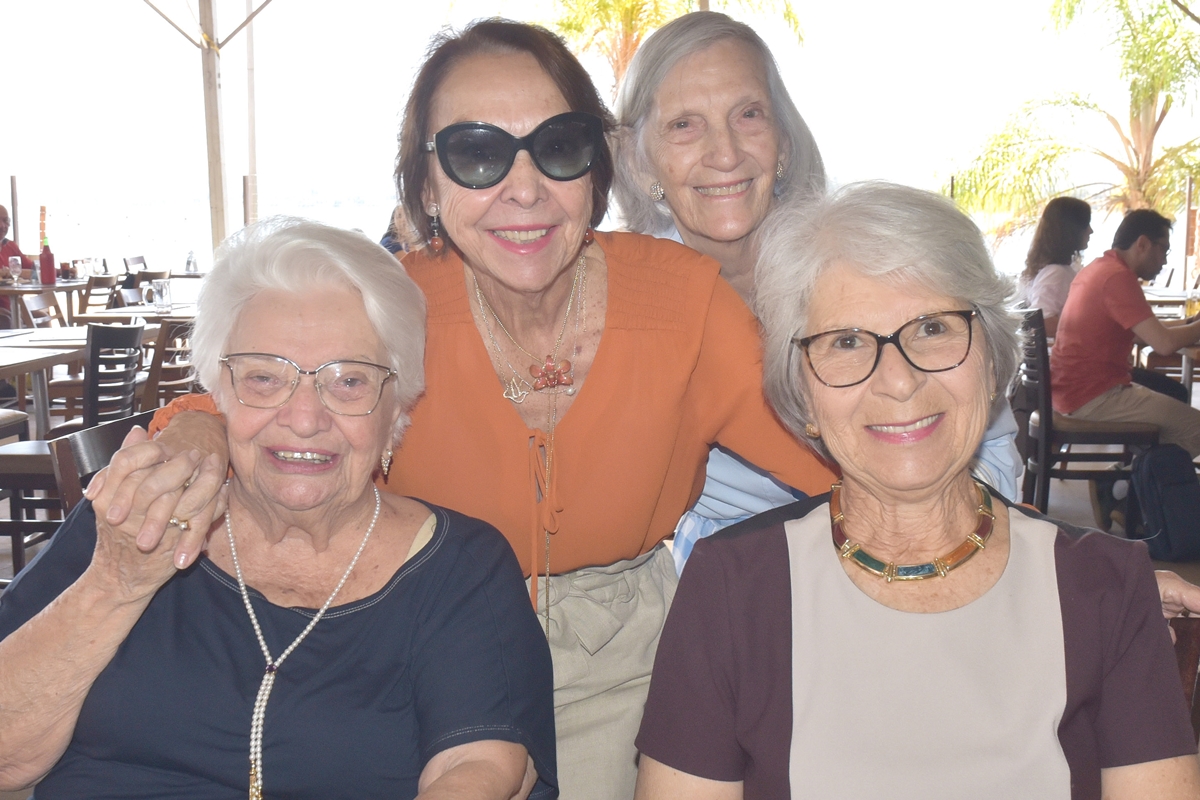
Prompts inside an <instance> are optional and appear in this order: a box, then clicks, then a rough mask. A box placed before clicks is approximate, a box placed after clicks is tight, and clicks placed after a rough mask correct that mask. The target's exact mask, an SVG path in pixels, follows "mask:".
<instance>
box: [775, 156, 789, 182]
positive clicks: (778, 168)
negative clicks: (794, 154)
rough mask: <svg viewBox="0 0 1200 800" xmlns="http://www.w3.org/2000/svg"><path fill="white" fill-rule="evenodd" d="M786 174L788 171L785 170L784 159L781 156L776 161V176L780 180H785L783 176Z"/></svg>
mask: <svg viewBox="0 0 1200 800" xmlns="http://www.w3.org/2000/svg"><path fill="white" fill-rule="evenodd" d="M785 174H786V173H785V172H784V171H783V159H782V158H781V159H779V160H778V161H776V162H775V177H776V178H777V179H778V180H783V176H784V175H785Z"/></svg>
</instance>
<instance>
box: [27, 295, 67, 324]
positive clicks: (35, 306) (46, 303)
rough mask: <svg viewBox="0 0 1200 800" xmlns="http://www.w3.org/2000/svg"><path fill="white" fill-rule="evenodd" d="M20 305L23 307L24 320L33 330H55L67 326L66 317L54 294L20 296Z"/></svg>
mask: <svg viewBox="0 0 1200 800" xmlns="http://www.w3.org/2000/svg"><path fill="white" fill-rule="evenodd" d="M21 304H22V305H23V306H25V318H26V319H27V320H29V324H30V325H31V326H32V327H34V328H55V327H63V326H65V325H66V324H67V315H66V314H64V313H63V310H62V306H60V305H59V304H58V298H57V297H55V296H54V292H42V293H41V294H23V295H21Z"/></svg>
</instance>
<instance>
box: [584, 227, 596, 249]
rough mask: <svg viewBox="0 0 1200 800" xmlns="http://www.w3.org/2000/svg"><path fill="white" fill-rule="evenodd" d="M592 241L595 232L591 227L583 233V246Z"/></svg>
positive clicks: (594, 237) (594, 238)
mask: <svg viewBox="0 0 1200 800" xmlns="http://www.w3.org/2000/svg"><path fill="white" fill-rule="evenodd" d="M594 241H596V232H595V231H593V230H592V229H591V228H588V229H587V230H586V231H584V233H583V246H584V247H587V246H588V245H589V244H591V243H592V242H594Z"/></svg>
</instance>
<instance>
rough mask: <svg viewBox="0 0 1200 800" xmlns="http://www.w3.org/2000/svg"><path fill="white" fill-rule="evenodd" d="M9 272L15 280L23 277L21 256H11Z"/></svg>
mask: <svg viewBox="0 0 1200 800" xmlns="http://www.w3.org/2000/svg"><path fill="white" fill-rule="evenodd" d="M8 274H9V275H11V276H12V279H13V280H14V281H15V280H17V279H18V278H20V277H21V257H20V256H9V259H8Z"/></svg>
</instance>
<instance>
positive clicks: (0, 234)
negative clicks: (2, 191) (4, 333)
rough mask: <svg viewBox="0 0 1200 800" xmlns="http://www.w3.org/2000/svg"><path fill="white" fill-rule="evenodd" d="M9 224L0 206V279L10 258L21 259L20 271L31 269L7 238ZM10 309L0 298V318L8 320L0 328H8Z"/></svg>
mask: <svg viewBox="0 0 1200 800" xmlns="http://www.w3.org/2000/svg"><path fill="white" fill-rule="evenodd" d="M10 224H11V223H10V222H9V219H8V209H7V208H5V207H4V206H0V277H4V278H7V277H8V273H7V272H6V271H5V270H7V269H8V259H9V258H11V257H12V256H18V257H19V258H20V259H21V269H23V270H26V269H27V270H32V269H33V261H32V260H31V259H30V258H28V257H26V255H25V254H24V253H22V252H21V249H20V248H19V247H17V243H16V242H14V241H13V240H12V239H9V238H8V226H9V225H10ZM11 307H12V306H11V305H10V304H9V299H8V298H7V297H0V309H3V312H2V313H0V318H3V319H4V320H8V322H5V323H4V324H3V325H0V327H5V328H7V327H10V324H11V312H10V309H11Z"/></svg>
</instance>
